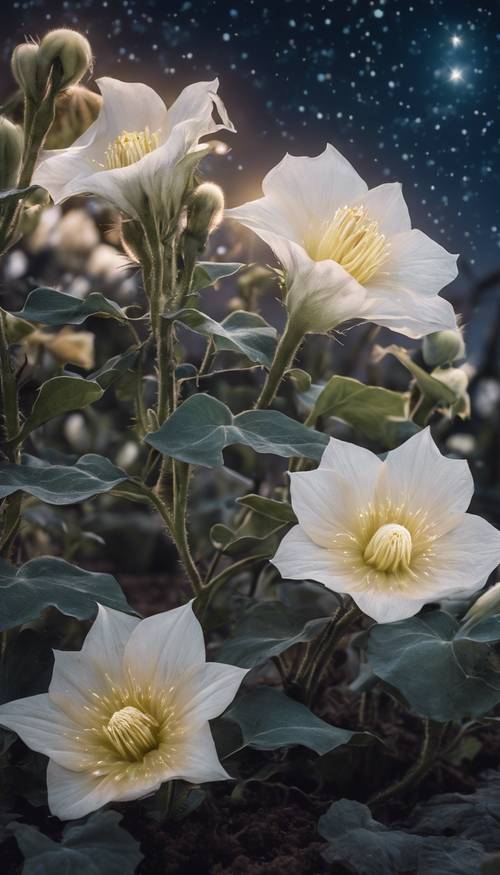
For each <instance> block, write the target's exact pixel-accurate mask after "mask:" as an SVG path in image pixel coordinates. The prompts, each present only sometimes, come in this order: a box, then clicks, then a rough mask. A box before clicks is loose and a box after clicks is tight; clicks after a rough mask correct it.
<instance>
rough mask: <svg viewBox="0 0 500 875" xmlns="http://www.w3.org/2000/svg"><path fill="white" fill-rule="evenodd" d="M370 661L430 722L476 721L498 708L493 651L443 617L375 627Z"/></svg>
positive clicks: (499, 683) (499, 682) (433, 614)
mask: <svg viewBox="0 0 500 875" xmlns="http://www.w3.org/2000/svg"><path fill="white" fill-rule="evenodd" d="M368 658H369V660H370V663H371V665H372V667H373V671H374V672H375V674H376V675H378V677H379V678H381V679H382V680H383V681H385V682H386V683H388V684H391V686H393V687H396V689H397V690H399V692H400V693H402V695H403V696H404V697H405V699H406V700H407V701H408V704H409V705H410V707H411V708H412V709H413V710H414V711H416V712H417V713H418V714H420V715H422V716H424V717H429V718H431V719H432V720H437V721H439V722H442V723H445V722H447V721H448V720H463V719H464V718H466V717H479V716H482V715H484V714H486V713H487V712H488V711H489V710H490V709H491V708H493V707H494V706H495V705H497V704H498V703H499V702H500V671H499V669H500V663H499V662H498V659H497V657H496V656H495V652H494V649H493V647H491V646H490V645H489V644H487V643H481V642H479V641H475V640H473V639H472V638H468V637H465V636H464V634H463V631H461V630H460V629H459V625H458V623H457V621H456V620H455V619H454V618H453V617H451V616H450V615H449V614H446V613H445V612H444V611H437V610H436V611H430V612H426V613H424V614H422V615H421V616H419V617H412V618H411V619H409V620H401V621H400V622H398V623H387V624H383V625H379V626H374V627H373V628H372V630H371V632H370V637H369V642H368Z"/></svg>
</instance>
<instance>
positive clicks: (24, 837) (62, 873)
mask: <svg viewBox="0 0 500 875" xmlns="http://www.w3.org/2000/svg"><path fill="white" fill-rule="evenodd" d="M122 817H123V815H122V814H118V812H117V811H97V812H95V814H91V815H90V817H89V818H87V820H86V821H85V823H78V824H71V825H68V826H65V827H64V830H63V833H62V838H61V841H60V842H55V841H54V840H53V839H50V838H49V837H48V836H46V835H44V834H43V833H41V832H40V831H39V830H38V829H37V828H36V827H34V826H28V825H27V824H24V823H16V824H12V826H11V831H12V832H13V834H14V836H15V839H16V841H17V844H18V845H19V849H20V851H21V853H22V855H23V857H24V859H25V864H24V867H23V875H48V873H50V875H69V873H72V875H103V873H104V872H105V873H106V875H133V873H134V872H135V870H136V868H137V866H138V865H139V863H140V862H141V860H142V859H143V855H142V854H141V852H140V850H139V842H137V841H136V840H135V839H134V838H132V836H131V835H129V833H128V832H126V830H124V829H122V827H120V826H119V823H120V821H121V820H122Z"/></svg>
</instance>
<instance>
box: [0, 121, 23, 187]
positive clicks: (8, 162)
mask: <svg viewBox="0 0 500 875" xmlns="http://www.w3.org/2000/svg"><path fill="white" fill-rule="evenodd" d="M23 145H24V138H23V133H22V130H21V128H19V127H18V126H17V125H15V124H13V123H12V122H11V121H9V119H7V118H4V117H3V116H0V191H3V190H5V189H9V188H13V187H14V186H15V185H16V182H17V177H18V174H19V168H20V166H21V159H22V156H23Z"/></svg>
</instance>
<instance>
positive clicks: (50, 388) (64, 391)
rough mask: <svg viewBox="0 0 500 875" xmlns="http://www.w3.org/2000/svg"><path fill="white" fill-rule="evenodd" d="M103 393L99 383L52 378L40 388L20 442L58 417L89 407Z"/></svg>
mask: <svg viewBox="0 0 500 875" xmlns="http://www.w3.org/2000/svg"><path fill="white" fill-rule="evenodd" d="M103 391H104V390H103V389H102V388H101V386H100V385H99V383H94V382H93V381H92V380H84V379H83V378H82V377H66V376H62V377H52V379H51V380H47V382H46V383H43V384H42V385H41V386H40V389H39V390H38V393H37V396H36V398H35V401H34V404H33V407H32V408H31V413H30V414H29V416H28V417H27V419H26V420H25V422H24V425H23V427H22V429H21V432H20V435H19V440H21V441H23V440H25V438H26V437H27V436H28V435H29V434H31V432H32V431H34V430H35V428H38V427H39V426H40V425H43V424H44V423H45V422H48V421H49V420H50V419H54V417H56V416H61V415H62V414H63V413H68V412H69V411H70V410H82V408H84V407H88V405H89V404H93V403H94V402H95V401H98V400H99V398H101V397H102V395H103Z"/></svg>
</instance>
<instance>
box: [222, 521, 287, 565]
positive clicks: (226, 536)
mask: <svg viewBox="0 0 500 875" xmlns="http://www.w3.org/2000/svg"><path fill="white" fill-rule="evenodd" d="M286 525H287V524H286V523H283V522H281V521H277V520H273V519H270V518H269V517H264V516H259V515H257V516H255V515H254V514H252V515H251V516H250V518H249V519H247V520H244V522H243V523H242V524H241V525H240V526H239V527H238V528H237V529H235V530H233V529H231V528H230V527H229V526H226V525H223V524H221V523H217V524H216V525H215V526H213V527H212V529H211V532H210V540H211V541H212V544H213V545H214V547H215V548H216V549H217V550H221V552H223V553H224V554H225V555H227V556H244V555H246V556H249V555H251V554H252V553H258V554H259V556H263V555H266V554H267V555H268V556H272V555H273V554H274V553H275V552H276V550H277V548H278V543H279V541H280V538H279V537H278V534H279V533H280V532H281V531H282V529H283V528H284V527H285V526H286Z"/></svg>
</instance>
